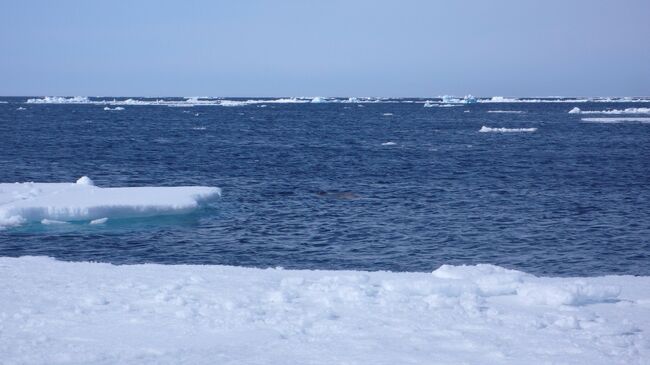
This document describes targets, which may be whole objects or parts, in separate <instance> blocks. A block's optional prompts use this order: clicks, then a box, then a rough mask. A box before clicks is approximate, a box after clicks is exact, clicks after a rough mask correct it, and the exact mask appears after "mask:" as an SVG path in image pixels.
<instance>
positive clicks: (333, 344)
mask: <svg viewBox="0 0 650 365" xmlns="http://www.w3.org/2000/svg"><path fill="white" fill-rule="evenodd" d="M0 277H2V278H3V280H1V281H0V329H1V331H2V339H3V340H2V341H0V358H2V359H3V362H4V363H7V364H11V363H20V364H43V363H61V364H113V363H120V364H179V363H191V364H216V363H218V364H342V363H346V364H391V365H392V364H460V363H463V364H524V363H528V364H541V363H562V364H642V363H646V364H647V363H648V359H650V341H649V339H648V335H647V333H648V331H650V277H631V276H608V277H598V278H538V277H535V276H532V275H529V274H525V273H523V272H519V271H514V270H507V269H504V268H501V267H498V266H492V265H477V266H447V265H445V266H442V267H440V268H439V269H437V270H435V271H434V272H433V273H390V272H359V271H308V270H300V271H298V270H282V269H252V268H240V267H230V266H193V265H178V266H174V265H172V266H167V265H151V264H148V265H124V266H115V265H111V264H100V263H81V262H80V263H70V262H61V261H55V260H53V259H50V258H46V257H22V258H7V257H4V258H0Z"/></svg>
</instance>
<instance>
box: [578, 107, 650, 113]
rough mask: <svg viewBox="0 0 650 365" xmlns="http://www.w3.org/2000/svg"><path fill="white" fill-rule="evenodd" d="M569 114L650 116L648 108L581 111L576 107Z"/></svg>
mask: <svg viewBox="0 0 650 365" xmlns="http://www.w3.org/2000/svg"><path fill="white" fill-rule="evenodd" d="M569 114H613V115H624V114H631V115H634V114H650V108H625V109H606V110H581V109H580V108H578V107H575V108H573V109H571V110H569Z"/></svg>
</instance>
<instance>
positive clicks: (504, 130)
mask: <svg viewBox="0 0 650 365" xmlns="http://www.w3.org/2000/svg"><path fill="white" fill-rule="evenodd" d="M536 131H537V128H492V127H486V126H482V127H481V129H479V132H481V133H521V132H524V133H525V132H528V133H530V132H536Z"/></svg>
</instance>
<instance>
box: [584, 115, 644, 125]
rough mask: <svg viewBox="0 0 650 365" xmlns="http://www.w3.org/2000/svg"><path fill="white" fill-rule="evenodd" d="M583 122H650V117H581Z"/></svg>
mask: <svg viewBox="0 0 650 365" xmlns="http://www.w3.org/2000/svg"><path fill="white" fill-rule="evenodd" d="M581 120H582V121H583V122H588V123H605V124H609V123H626V122H633V123H650V118H642V117H639V118H630V117H622V118H582V119H581Z"/></svg>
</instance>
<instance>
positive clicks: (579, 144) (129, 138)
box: [0, 96, 650, 276]
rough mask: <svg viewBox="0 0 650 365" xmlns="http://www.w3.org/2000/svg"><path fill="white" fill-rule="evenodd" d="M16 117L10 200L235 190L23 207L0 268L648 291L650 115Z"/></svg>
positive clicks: (600, 104) (315, 100) (640, 110)
mask: <svg viewBox="0 0 650 365" xmlns="http://www.w3.org/2000/svg"><path fill="white" fill-rule="evenodd" d="M0 101H3V102H4V103H2V102H0V183H3V184H14V183H29V182H33V183H35V184H39V183H61V184H72V183H74V182H75V181H76V180H77V179H78V178H79V177H81V176H84V175H87V176H88V177H90V178H91V179H92V180H93V181H94V183H95V185H96V186H97V187H98V188H102V189H104V188H122V187H168V188H171V187H192V186H194V187H219V188H221V189H222V194H221V196H220V197H215V199H214V200H211V201H210V203H209V204H205V205H203V204H198V205H197V206H196V207H195V208H192V209H178V210H172V211H166V212H163V213H166V214H157V213H156V214H131V213H129V211H128V210H127V211H117V213H115V215H114V214H113V213H114V212H115V211H111V212H107V211H101V210H100V211H98V213H97V214H88V215H84V216H77V215H74V214H73V215H66V214H67V213H65V211H63V213H61V212H59V213H60V214H59V213H57V211H50V210H47V209H46V210H41V211H40V212H41V213H43V212H45V213H47V214H45V213H43V214H41V213H39V214H40V215H39V214H34V215H29V214H27V213H25V212H26V211H21V212H22V213H25V214H22V213H21V212H18V213H16V211H15V210H12V212H14V213H15V214H13V213H12V214H11V216H9V215H8V214H6V215H4V216H3V217H0V219H1V218H5V219H6V221H5V223H6V222H9V221H10V220H11V217H14V216H20V217H22V218H23V221H20V220H17V221H12V222H14V223H15V224H9V223H6V224H4V227H5V228H4V229H2V230H0V256H12V257H16V256H23V255H44V256H50V257H55V258H57V259H61V260H68V261H100V262H110V263H115V264H121V263H163V264H180V263H183V264H225V265H236V266H255V267H277V266H281V267H285V268H287V269H337V270H338V269H352V270H370V271H375V270H392V271H431V270H433V269H435V268H437V267H439V266H440V265H442V264H453V265H458V264H479V263H490V264H494V265H499V266H502V267H506V268H511V269H517V270H521V271H524V272H527V273H531V274H536V275H552V276H595V275H604V274H632V275H650V254H649V253H650V239H649V237H650V189H648V188H647V186H648V182H650V159H649V158H648V157H647V156H650V129H649V128H650V123H647V122H646V119H647V118H648V110H650V101H649V100H648V98H643V97H638V98H544V99H541V98H511V97H487V98H474V97H469V96H468V97H463V96H460V97H440V98H427V99H381V98H323V97H300V98H298V97H297V98H258V97H252V98H203V97H188V98H135V97H131V98H129V97H116V98H113V97H99V98H96V97H44V96H34V97H22V98H0ZM425 106H426V107H425ZM438 106H451V107H438ZM576 108H577V111H576V110H575V109H576ZM570 111H573V112H571V113H570ZM585 119H586V120H585ZM3 186H5V185H3ZM71 194H72V193H71ZM159 195H160V196H161V198H160V201H159V203H160V202H162V203H163V205H164V202H165V201H167V202H168V201H169V199H168V198H169V197H168V196H166V195H165V194H159ZM138 197H139V196H138ZM73 198H74V199H80V200H78V201H86V200H84V198H83V194H82V195H74V196H73V197H72V198H70V199H73ZM139 198H140V197H139ZM48 199H49V198H48ZM66 199H67V198H66ZM71 201H72V200H71ZM5 203H6V202H5ZM104 203H106V202H102V204H103V205H101V207H106V206H107V205H106V204H104ZM146 203H147V204H145V205H137V204H131V205H129V206H130V207H133V206H135V207H152V206H156V205H155V204H154V203H156V202H150V201H147V202H146ZM1 204H3V203H2V202H0V211H3V209H4V212H7V211H9V210H8V208H7V206H6V205H5V206H4V207H3V206H2V205H1ZM57 204H58V203H57ZM75 204H76V203H75ZM75 204H62V205H57V206H59V207H61V206H63V207H67V208H66V209H68V208H70V207H77V208H78V207H81V205H79V204H77V205H75ZM40 206H41V207H43V206H45V207H50V205H47V204H46V205H40ZM32 207H33V206H32ZM82 208H83V207H82ZM86 208H87V207H86ZM12 209H13V208H12ZM68 210H69V209H68ZM69 211H70V210H69ZM30 212H32V213H33V212H34V211H30ZM75 212H76V213H78V212H81V213H83V212H84V211H83V209H82V210H75V211H74V212H73V213H75ZM125 212H127V213H128V214H125ZM170 212H171V213H173V214H167V213H170ZM55 213H56V214H55ZM68 213H69V212H68ZM76 213H75V214H76ZM154 213H155V212H154ZM176 213H178V214H176ZM30 214H31V213H30ZM104 218H106V219H105V220H104ZM93 222H94V223H93ZM91 223H92V224H91Z"/></svg>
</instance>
